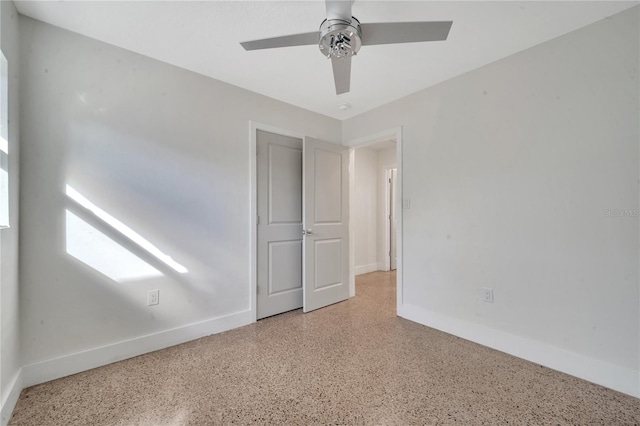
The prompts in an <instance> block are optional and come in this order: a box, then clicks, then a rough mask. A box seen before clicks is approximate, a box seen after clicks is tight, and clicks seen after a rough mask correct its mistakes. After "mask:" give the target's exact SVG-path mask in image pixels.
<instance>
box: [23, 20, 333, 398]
mask: <svg viewBox="0 0 640 426" xmlns="http://www.w3.org/2000/svg"><path fill="white" fill-rule="evenodd" d="M20 35H21V43H22V49H21V51H22V60H23V62H22V66H23V69H22V72H21V77H22V83H23V84H22V117H21V122H22V129H21V137H22V173H23V175H22V176H23V178H22V189H23V192H22V205H21V207H22V221H23V224H24V227H23V231H24V232H23V234H22V239H21V243H22V245H21V256H22V257H23V258H24V259H28V263H23V264H22V268H21V270H20V273H21V307H22V312H21V314H22V316H21V321H22V329H21V332H22V336H23V337H24V338H23V341H22V350H23V361H24V363H25V364H27V365H26V367H25V373H24V375H25V378H24V380H25V384H26V385H28V384H32V383H37V382H40V381H44V380H48V379H50V378H52V377H55V376H60V375H62V374H68V373H72V372H74V371H78V370H80V369H85V368H90V367H93V366H95V365H98V364H101V363H106V362H109V361H113V360H116V359H121V358H123V357H125V356H131V355H135V354H137V353H141V352H145V351H149V350H152V349H154V348H157V347H162V346H168V345H170V344H175V343H176V342H177V341H184V340H189V339H192V338H195V337H198V336H199V335H204V334H210V333H212V332H215V331H220V330H222V329H226V328H230V327H234V326H239V325H242V324H246V323H247V322H248V321H250V315H249V286H250V277H249V271H250V268H249V266H250V264H249V262H250V253H249V251H250V247H249V229H250V228H249V223H250V220H253V218H250V217H249V216H250V215H249V201H250V200H249V167H250V158H249V121H250V120H255V121H258V122H261V123H265V124H269V125H272V126H275V127H279V128H283V129H289V130H290V131H292V132H297V133H301V134H306V135H309V136H314V137H317V138H321V139H324V140H328V141H332V142H337V143H339V142H340V138H341V134H340V130H341V126H340V122H339V121H337V120H333V119H330V118H327V117H324V116H321V115H318V114H315V113H311V112H309V111H306V110H302V109H299V108H296V107H293V106H290V105H287V104H284V103H281V102H277V101H274V100H272V99H269V98H266V97H263V96H260V95H257V94H255V93H252V92H249V91H246V90H242V89H239V88H237V87H234V86H231V85H228V84H225V83H222V82H219V81H216V80H212V79H210V78H206V77H204V76H201V75H198V74H195V73H192V72H188V71H185V70H182V69H179V68H176V67H174V66H170V65H167V64H164V63H161V62H158V61H155V60H152V59H149V58H146V57H143V56H141V55H137V54H134V53H132V52H128V51H125V50H122V49H119V48H116V47H114V46H110V45H107V44H104V43H101V42H98V41H95V40H91V39H89V38H85V37H82V36H79V35H76V34H73V33H71V32H67V31H64V30H61V29H58V28H55V27H52V26H49V25H46V24H43V23H40V22H37V21H34V20H31V19H29V18H24V17H21V20H20ZM66 185H71V186H72V187H73V188H74V189H75V190H76V191H78V192H79V193H81V194H82V195H83V196H84V197H86V198H87V199H88V200H90V201H91V203H93V205H95V206H97V207H99V208H100V209H102V210H103V211H105V212H107V213H108V214H109V215H111V216H113V217H115V218H116V219H118V220H119V221H120V222H122V223H124V224H125V225H126V226H127V227H129V228H131V229H133V230H135V232H137V233H138V234H140V235H141V236H143V237H144V238H146V239H147V240H148V241H149V242H151V243H152V244H153V245H155V246H156V247H157V248H158V249H160V250H161V251H162V252H164V253H165V254H166V255H168V256H171V257H172V258H173V260H175V261H176V262H178V263H180V264H181V265H183V266H184V267H185V268H186V269H187V270H188V273H184V274H183V273H179V272H176V271H174V270H172V269H171V268H170V267H168V266H167V265H166V264H164V263H163V262H161V261H158V260H157V258H155V257H154V256H152V255H150V254H149V253H148V252H147V251H145V250H142V249H140V248H139V247H137V246H136V244H133V243H132V242H131V241H130V240H127V239H126V238H124V237H122V235H121V233H119V232H117V231H115V230H114V229H113V228H112V227H110V226H108V225H106V224H105V223H104V221H103V220H100V219H98V218H97V217H96V216H95V215H94V214H92V213H91V212H90V211H87V210H86V209H83V208H81V207H80V206H78V204H77V203H74V201H73V200H72V198H71V197H69V196H66V195H65V188H66ZM69 212H71V213H73V215H75V217H74V216H71V215H70V213H69ZM78 218H79V219H78ZM105 235H106V236H105ZM101 248H103V249H101ZM114 248H115V249H114ZM127 250H129V251H130V252H133V253H134V254H131V253H128V252H127ZM115 254H119V255H120V256H121V257H120V258H119V259H116V258H114V257H113V256H114V255H115ZM105 260H106V262H103V261H105ZM101 262H102V263H107V264H114V263H115V264H117V265H119V266H120V268H118V270H117V271H105V270H103V273H101V272H98V270H100V264H101ZM136 265H137V266H136ZM150 267H151V268H150ZM154 269H155V271H156V274H159V276H157V277H153V278H136V279H133V280H129V281H126V282H117V279H119V278H118V277H122V276H123V275H124V276H130V275H131V274H133V273H134V272H135V273H139V272H141V271H142V272H144V270H151V271H153V270H154ZM114 273H117V274H118V275H117V276H116V275H114ZM107 275H111V276H112V277H115V278H117V279H116V280H114V279H112V278H109V277H108V276H107ZM150 289H159V290H160V304H159V305H158V306H154V307H147V306H146V294H147V291H148V290H150ZM82 351H87V352H84V353H83V352H82ZM56 357H61V358H58V359H54V358H56ZM48 360H50V361H48Z"/></svg>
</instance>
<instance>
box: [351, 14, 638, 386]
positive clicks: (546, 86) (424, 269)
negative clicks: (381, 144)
mask: <svg viewBox="0 0 640 426" xmlns="http://www.w3.org/2000/svg"><path fill="white" fill-rule="evenodd" d="M638 13H639V12H638V7H636V8H634V9H631V10H629V11H626V12H623V13H622V14H619V15H616V16H614V17H612V18H610V19H605V20H603V21H600V22H597V23H595V24H593V25H590V26H588V27H585V28H583V29H580V30H578V31H575V32H572V33H570V34H567V35H565V36H563V37H560V38H558V39H555V40H552V41H549V42H547V43H544V44H541V45H539V46H536V47H533V48H531V49H529V50H526V51H524V52H521V53H519V54H516V55H514V56H511V57H508V58H506V59H504V60H501V61H499V62H496V63H493V64H490V65H488V66H486V67H483V68H481V69H478V70H476V71H472V72H470V73H468V74H465V75H463V76H460V77H457V78H454V79H452V80H450V81H447V82H445V83H442V84H440V85H437V86H435V87H432V88H429V89H427V90H425V91H422V92H419V93H416V94H413V95H411V96H408V97H406V98H403V99H401V100H398V101H396V102H393V103H391V104H388V105H385V106H383V107H381V108H378V109H376V110H374V111H371V112H368V113H365V114H363V115H360V116H358V117H355V118H352V119H350V120H346V121H345V122H343V140H346V141H349V140H356V139H359V138H362V137H365V136H367V135H371V134H376V133H378V132H381V131H383V130H385V129H388V128H392V127H396V126H403V191H404V197H405V198H410V199H411V208H410V209H405V210H404V212H403V226H404V234H403V244H404V246H403V253H404V257H403V262H404V263H403V266H404V270H403V274H404V303H403V305H402V309H400V310H399V314H400V315H401V316H405V317H409V318H412V319H414V320H417V321H420V322H422V323H424V324H427V325H431V326H434V327H437V328H440V329H443V330H446V331H449V332H452V333H455V334H458V335H460V336H463V337H465V338H468V339H471V340H475V341H477V342H480V343H483V344H486V345H489V346H493V347H496V348H498V349H501V350H505V351H508V352H511V353H514V354H516V355H518V356H522V357H525V358H528V359H531V360H533V361H535V362H540V363H544V364H546V365H549V366H551V367H553V368H557V369H560V370H563V371H566V372H569V373H570V374H574V375H578V376H580V377H583V378H586V379H588V380H593V381H596V382H599V383H601V384H604V385H606V386H609V387H613V388H615V389H618V390H621V391H623V392H627V393H630V394H633V395H636V396H640V389H639V383H640V374H639V370H640V368H639V360H640V353H639V347H640V342H639V336H640V328H639V327H640V315H639V303H638V301H639V296H640V292H639V276H638V271H639V264H638V263H639V255H640V250H639V244H638V236H639V230H640V227H639V220H638V217H637V216H636V215H635V212H637V209H638V208H639V207H640V206H639V193H638V176H639V163H638V155H639V149H638V144H639V142H638V141H639V134H638V128H639V118H638V111H639V106H638V91H639V89H638V81H639V80H638V59H639V58H638V56H639V26H638ZM614 209H615V210H616V211H626V210H631V214H625V213H621V214H622V215H623V216H622V217H608V216H607V214H606V212H607V211H608V210H614ZM483 286H484V287H492V288H493V289H494V297H495V303H493V304H488V303H483V302H481V301H480V298H479V296H480V289H481V287H483Z"/></svg>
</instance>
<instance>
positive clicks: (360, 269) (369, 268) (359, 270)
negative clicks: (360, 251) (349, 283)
mask: <svg viewBox="0 0 640 426" xmlns="http://www.w3.org/2000/svg"><path fill="white" fill-rule="evenodd" d="M377 270H378V264H377V263H370V264H368V265H360V266H356V269H355V272H356V275H362V274H368V273H369V272H375V271H377Z"/></svg>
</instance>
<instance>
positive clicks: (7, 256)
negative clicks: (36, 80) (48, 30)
mask: <svg viewBox="0 0 640 426" xmlns="http://www.w3.org/2000/svg"><path fill="white" fill-rule="evenodd" d="M0 19H1V22H0V28H1V30H2V33H1V34H0V43H1V45H2V52H3V53H4V55H5V57H6V58H7V63H8V66H9V68H8V72H9V82H8V85H9V209H10V211H9V219H10V224H11V227H10V228H6V229H2V230H0V315H1V316H0V326H1V327H0V397H1V401H0V402H1V405H0V407H4V405H5V401H7V399H15V398H17V396H18V395H17V393H15V389H14V388H15V387H14V386H13V384H14V383H15V381H16V379H17V377H18V372H19V370H20V367H21V365H22V364H21V359H20V338H19V337H20V336H19V322H18V320H19V318H18V316H19V302H18V297H19V296H18V293H19V288H18V228H19V217H18V206H19V197H18V188H19V182H18V171H19V166H20V164H19V159H20V157H19V145H18V141H19V139H20V137H19V121H18V110H19V103H18V88H19V86H18V75H19V72H18V63H19V62H20V60H19V56H18V13H17V11H16V9H15V6H14V5H13V2H6V1H3V2H0ZM19 386H20V384H18V387H19ZM12 391H14V393H13V394H11V392H12ZM17 392H20V389H17ZM10 405H11V406H13V404H12V403H11V404H10ZM9 414H10V413H8V412H6V411H5V410H3V411H2V422H4V421H5V420H6V419H5V416H8V415H9Z"/></svg>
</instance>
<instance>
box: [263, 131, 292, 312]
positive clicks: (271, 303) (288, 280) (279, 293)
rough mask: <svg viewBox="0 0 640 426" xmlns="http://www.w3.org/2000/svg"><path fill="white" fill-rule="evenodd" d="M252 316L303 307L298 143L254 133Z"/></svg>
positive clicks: (282, 137)
mask: <svg viewBox="0 0 640 426" xmlns="http://www.w3.org/2000/svg"><path fill="white" fill-rule="evenodd" d="M256 143H257V153H258V156H257V178H258V184H257V189H258V191H257V196H258V203H257V204H258V218H259V219H258V241H257V245H258V256H257V262H258V276H257V281H258V297H257V318H258V319H260V318H264V317H268V316H271V315H276V314H279V313H282V312H286V311H290V310H292V309H298V308H300V307H302V140H301V139H296V138H291V137H286V136H281V135H276V134H273V133H268V132H264V131H261V130H258V132H257V137H256Z"/></svg>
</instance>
